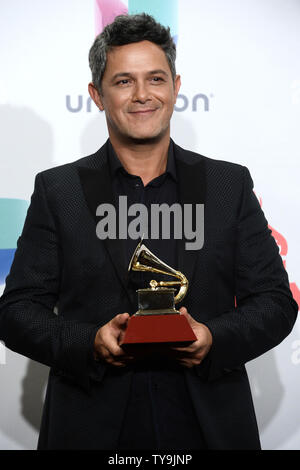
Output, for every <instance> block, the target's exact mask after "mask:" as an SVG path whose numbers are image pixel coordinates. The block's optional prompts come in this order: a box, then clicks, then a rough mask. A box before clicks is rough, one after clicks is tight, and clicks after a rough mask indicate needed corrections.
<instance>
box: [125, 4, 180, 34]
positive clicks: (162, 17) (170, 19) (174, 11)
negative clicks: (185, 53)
mask: <svg viewBox="0 0 300 470" xmlns="http://www.w3.org/2000/svg"><path fill="white" fill-rule="evenodd" d="M142 12H145V13H148V14H149V15H152V16H154V18H155V19H156V20H157V21H159V22H160V23H161V24H163V25H164V26H169V27H170V30H171V34H172V36H173V38H177V36H178V1H177V0H151V1H150V0H128V13H129V14H130V15H132V14H135V13H142Z"/></svg>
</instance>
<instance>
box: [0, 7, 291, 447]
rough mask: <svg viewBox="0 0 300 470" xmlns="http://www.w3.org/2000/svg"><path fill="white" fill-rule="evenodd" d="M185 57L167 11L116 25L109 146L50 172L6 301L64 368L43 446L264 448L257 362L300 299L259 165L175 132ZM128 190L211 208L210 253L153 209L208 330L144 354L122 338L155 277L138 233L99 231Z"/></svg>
mask: <svg viewBox="0 0 300 470" xmlns="http://www.w3.org/2000/svg"><path fill="white" fill-rule="evenodd" d="M175 57H176V48H175V44H174V43H173V40H172V38H171V36H170V31H169V29H168V28H165V27H163V26H162V25H160V24H159V23H157V22H156V21H155V20H154V19H153V18H152V17H151V16H148V15H145V14H141V15H133V16H126V15H124V16H119V17H117V18H116V19H115V21H114V22H113V23H112V24H110V25H108V26H106V28H105V29H104V30H103V32H102V33H101V34H100V35H99V36H97V37H96V39H95V41H94V44H93V45H92V47H91V50H90V55H89V60H90V67H91V70H92V82H91V83H90V84H89V86H88V87H89V92H90V95H91V97H92V99H93V100H94V102H95V103H96V105H97V106H98V107H99V109H100V110H101V111H104V112H105V115H106V121H107V127H108V132H109V139H108V140H107V142H106V143H105V144H104V145H103V147H101V148H100V149H99V150H98V151H97V152H96V153H95V154H93V155H90V156H87V157H84V158H81V159H80V160H78V161H75V162H72V163H68V164H65V165H61V166H58V167H56V168H53V169H48V170H45V171H43V172H41V173H39V174H38V175H37V176H36V181H35V189H34V193H33V195H32V199H31V204H30V208H29V210H28V214H27V217H26V221H25V225H24V228H23V232H22V235H21V237H20V239H19V241H18V249H17V251H16V255H15V258H14V262H13V264H12V267H11V271H10V274H9V276H8V277H7V279H6V288H5V291H4V294H3V296H2V298H1V299H0V340H3V341H5V344H6V346H7V347H8V348H11V349H12V350H14V351H17V352H18V353H20V354H24V355H25V356H27V357H29V358H31V359H33V360H36V361H39V362H41V363H43V364H46V365H48V366H49V367H50V368H51V369H50V374H49V383H48V387H47V393H46V399H45V405H44V413H43V419H42V424H41V431H40V437H39V443H38V448H39V449H118V450H122V449H135V450H137V449H151V450H154V449H155V450H158V449H168V450H184V449H189V450H192V449H260V441H259V435H258V429H257V424H256V418H255V413H254V409H253V403H252V398H251V392H250V387H249V383H248V378H247V373H246V370H245V363H246V362H248V361H250V360H252V359H254V358H256V357H258V356H259V355H261V354H263V353H264V352H266V351H267V350H269V349H271V348H273V347H274V346H276V345H277V344H278V343H280V342H281V341H282V340H283V339H284V338H285V337H286V336H287V335H288V334H289V332H290V331H291V329H292V327H293V324H294V322H295V319H296V315H297V310H298V306H297V304H296V303H295V301H294V300H293V298H292V295H291V292H290V289H289V281H288V276H287V273H286V271H285V269H284V267H283V264H282V260H281V257H280V256H279V253H278V248H277V245H276V243H275V240H274V239H273V237H272V236H271V232H270V230H269V229H268V222H267V220H266V219H265V217H264V214H263V212H262V210H261V208H260V205H259V203H258V201H257V199H256V197H255V195H254V193H253V190H252V188H253V184H252V180H251V176H250V174H249V171H248V170H247V168H245V167H244V166H241V165H238V164H233V163H229V162H224V161H218V160H214V159H211V158H207V157H204V156H202V155H199V154H196V153H193V152H191V151H188V150H184V149H182V148H180V147H179V146H178V145H176V144H175V143H174V142H173V140H172V139H171V138H170V120H171V116H172V113H173V107H174V104H175V102H176V98H177V95H178V92H179V88H180V77H179V75H177V74H176V70H175ZM124 197H126V204H127V206H128V207H129V208H133V207H135V205H136V204H137V203H138V204H143V205H144V206H145V208H146V209H147V210H149V212H151V207H152V206H153V205H155V204H165V205H167V206H168V207H170V208H171V207H174V205H177V206H176V207H178V205H181V206H182V207H183V206H184V205H185V204H187V205H189V207H192V208H193V207H194V206H195V207H197V205H200V206H201V207H203V206H204V208H205V210H204V234H205V236H204V244H201V247H200V248H201V249H200V248H199V245H198V244H196V245H194V249H190V250H188V249H186V241H187V234H186V233H184V231H182V238H178V237H177V236H176V234H175V232H174V231H173V232H172V230H171V228H170V234H169V237H168V239H165V238H164V237H163V236H162V234H161V233H160V232H159V230H156V229H157V227H154V229H155V230H151V224H152V225H153V224H154V225H155V224H156V221H155V220H154V221H153V220H152V218H150V220H149V227H148V234H152V233H154V234H155V236H153V237H152V238H151V237H149V238H148V239H147V241H146V244H147V247H148V248H149V249H150V250H151V251H152V252H153V253H155V255H156V256H158V257H159V258H160V259H161V260H163V261H164V262H165V263H167V264H168V265H169V266H172V267H174V268H175V269H178V270H180V271H181V272H183V273H184V274H185V275H186V277H187V279H188V280H189V290H188V293H187V295H186V297H185V298H184V302H183V304H182V303H181V304H179V307H180V312H181V315H184V316H185V317H186V318H187V320H188V322H189V324H190V325H191V327H192V329H193V331H194V333H195V336H196V338H197V339H196V340H195V341H194V342H193V343H192V344H190V345H189V346H186V347H174V346H173V347H171V346H167V345H164V346H161V347H160V348H154V349H153V350H152V351H151V353H149V351H148V353H147V354H141V355H140V356H138V357H137V356H135V355H134V354H129V353H128V352H127V353H126V352H125V351H124V350H123V349H122V347H121V345H120V344H121V339H122V338H123V335H124V331H125V329H126V326H127V323H128V319H129V316H130V315H131V314H133V313H134V312H135V311H136V310H137V294H136V290H137V289H138V288H141V287H142V288H143V287H145V286H146V285H147V283H148V281H149V278H148V277H147V273H132V275H131V276H128V273H127V267H128V265H129V261H130V258H131V256H132V253H133V251H134V249H135V247H136V245H137V242H138V241H137V240H136V238H135V237H132V238H130V237H126V236H119V238H116V237H115V236H112V237H110V236H109V235H110V234H109V233H108V234H107V235H108V236H107V238H105V237H104V238H103V239H102V238H101V239H100V238H99V237H98V236H97V230H96V227H97V223H98V222H99V220H98V219H99V217H98V216H97V214H98V212H97V209H98V208H99V207H104V206H103V204H108V207H111V205H114V206H117V205H118V202H119V200H120V198H123V199H121V200H122V201H123V200H124ZM127 206H126V207H127ZM115 212H116V213H118V211H115ZM128 214H131V215H132V216H133V215H135V214H132V213H131V212H130V210H129V211H128ZM102 215H103V214H102ZM126 220H127V219H126ZM128 220H129V218H128ZM115 233H120V231H119V232H118V231H116V230H114V234H115ZM122 233H128V232H127V231H126V230H124V232H122ZM135 274H136V275H135Z"/></svg>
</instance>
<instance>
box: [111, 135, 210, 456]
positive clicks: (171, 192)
mask: <svg viewBox="0 0 300 470" xmlns="http://www.w3.org/2000/svg"><path fill="white" fill-rule="evenodd" d="M109 166H110V172H111V178H112V184H113V193H114V197H115V204H116V205H117V207H118V202H119V199H118V198H119V196H127V207H128V208H129V207H130V205H132V204H136V203H141V204H144V205H145V206H146V208H147V210H148V214H150V213H151V204H162V203H167V204H168V205H169V206H171V205H172V204H174V203H176V202H178V178H177V173H176V162H175V156H174V148H173V142H172V140H170V145H169V149H168V160H167V167H166V171H165V173H163V174H162V175H160V176H158V177H157V178H154V179H153V180H152V181H150V182H149V183H148V184H147V185H146V186H144V184H143V181H142V179H141V178H140V177H139V176H137V175H131V174H129V173H128V172H127V171H126V170H125V169H124V167H123V166H122V164H121V162H120V160H119V159H118V157H117V155H116V153H115V151H114V149H113V147H112V145H111V143H110V142H109ZM117 207H116V208H117ZM117 213H118V210H117ZM132 218H134V217H132ZM171 220H172V219H171ZM130 221H131V218H130V217H128V224H129V223H130ZM171 225H172V224H171ZM161 235H162V234H161V231H160V237H159V239H152V238H151V217H150V216H149V218H148V238H146V237H145V238H144V243H145V245H146V246H147V248H149V249H150V250H151V251H152V252H153V253H154V254H155V255H156V256H157V257H158V258H160V259H161V260H162V261H164V262H165V263H167V264H168V265H169V266H171V267H173V268H176V267H177V250H176V240H175V239H174V233H173V230H172V229H171V231H170V238H166V239H162V237H161ZM138 242H139V239H137V240H132V239H131V238H129V237H127V239H126V240H125V242H124V245H123V246H124V247H125V249H124V251H125V252H124V262H125V263H126V265H127V266H128V265H129V262H130V259H131V256H132V254H133V252H134V250H135V248H136V246H137V244H138ZM164 278H165V279H166V280H170V277H169V276H164V275H159V278H158V279H159V280H163V279H164ZM151 279H153V274H152V273H149V274H148V273H145V272H132V273H131V275H130V281H129V287H130V288H133V289H138V288H145V287H148V285H147V284H148V282H149V280H151ZM203 447H204V444H203V440H202V435H201V432H200V429H199V425H198V422H197V420H196V417H195V412H194V409H193V405H192V402H191V399H190V396H189V393H188V390H187V386H186V382H185V376H184V373H183V367H182V366H180V365H179V364H178V363H177V362H175V361H174V360H170V359H166V358H163V357H160V358H159V359H156V360H154V359H150V360H147V361H146V360H144V361H143V362H142V363H141V362H140V363H138V364H136V365H135V366H134V374H133V380H132V385H131V395H130V398H129V402H128V406H127V410H126V414H125V417H124V421H123V426H122V431H121V435H120V439H119V447H118V448H119V449H142V448H144V449H167V448H168V449H202V448H203Z"/></svg>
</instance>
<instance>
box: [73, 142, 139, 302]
mask: <svg viewBox="0 0 300 470" xmlns="http://www.w3.org/2000/svg"><path fill="white" fill-rule="evenodd" d="M104 147H105V146H104ZM102 149H103V147H102ZM102 149H101V150H102ZM98 156H99V159H101V163H99V166H98V168H96V167H93V168H90V167H84V166H78V168H77V169H78V173H79V178H80V182H81V186H82V189H83V193H84V196H85V200H86V202H87V205H88V207H89V209H90V212H91V215H92V217H93V218H94V220H95V231H96V224H97V223H98V222H99V217H97V216H96V210H97V207H98V206H99V204H102V203H109V204H112V205H113V206H115V201H114V196H113V191H112V183H111V177H110V171H109V165H108V161H107V153H106V152H104V153H103V154H102V155H101V154H100V155H98ZM101 157H102V158H101ZM100 242H101V243H103V244H104V246H105V248H106V249H107V251H108V253H109V256H110V259H111V262H112V263H113V265H114V267H115V270H116V273H117V275H118V277H119V279H120V282H121V283H122V285H123V287H124V288H125V290H126V292H127V283H128V270H127V266H125V258H124V252H123V246H122V244H123V240H119V239H118V238H116V239H111V238H106V239H105V240H100V239H99V243H100ZM128 296H129V295H128ZM129 299H130V296H129ZM130 300H131V299H130Z"/></svg>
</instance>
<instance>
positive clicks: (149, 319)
mask: <svg viewBox="0 0 300 470" xmlns="http://www.w3.org/2000/svg"><path fill="white" fill-rule="evenodd" d="M196 340H197V337H196V336H195V334H194V332H193V330H192V328H191V326H190V324H189V322H188V321H187V319H186V318H185V316H184V315H180V314H177V313H176V314H168V315H157V314H156V315H133V316H132V317H131V318H130V319H129V320H128V326H127V329H126V332H125V335H124V338H123V340H122V342H121V343H120V346H121V347H122V348H124V349H128V348H129V347H130V348H131V347H132V346H139V347H140V346H142V345H158V344H166V345H174V346H187V345H188V344H190V343H193V342H194V341H196Z"/></svg>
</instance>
